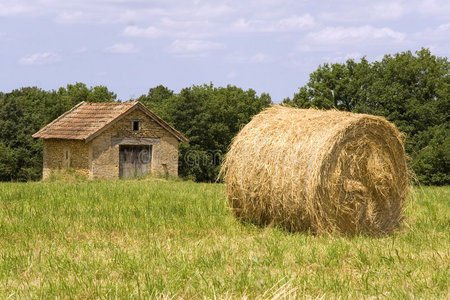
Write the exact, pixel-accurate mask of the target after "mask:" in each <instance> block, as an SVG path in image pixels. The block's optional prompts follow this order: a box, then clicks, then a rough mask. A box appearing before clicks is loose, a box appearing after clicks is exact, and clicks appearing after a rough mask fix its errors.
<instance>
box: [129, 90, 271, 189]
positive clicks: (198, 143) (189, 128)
mask: <svg viewBox="0 0 450 300" xmlns="http://www.w3.org/2000/svg"><path fill="white" fill-rule="evenodd" d="M138 100H140V101H142V102H143V103H144V104H146V105H147V106H148V107H149V108H150V109H151V110H153V111H155V112H156V113H157V114H159V115H160V116H161V117H162V118H164V119H165V120H166V121H168V122H169V123H170V124H171V125H173V126H174V127H175V128H176V129H178V130H180V131H181V132H182V133H183V134H184V135H185V136H186V137H187V138H188V139H189V143H188V144H182V145H180V168H179V172H180V175H181V176H183V177H187V178H192V179H194V180H197V181H214V180H216V177H217V175H218V171H219V169H220V164H221V161H222V158H223V155H224V154H225V153H226V152H227V149H228V147H229V145H230V142H231V139H232V138H233V137H234V136H235V135H236V133H237V132H238V131H239V129H240V128H241V127H242V126H243V125H245V124H246V123H248V122H249V121H250V118H251V117H252V116H253V115H255V114H257V113H259V112H260V111H261V110H262V109H263V108H265V107H267V106H268V105H270V104H271V103H272V101H271V98H270V96H269V95H268V94H261V95H260V96H258V95H257V94H256V92H255V91H254V90H252V89H249V90H247V91H244V90H242V89H241V88H238V87H235V86H231V85H228V86H227V87H214V86H213V85H212V84H209V85H198V86H192V87H189V88H184V89H182V90H181V91H180V93H179V94H174V93H173V91H170V90H169V89H167V88H165V87H163V86H157V87H156V88H153V89H150V91H149V93H148V95H145V96H141V97H139V98H138Z"/></svg>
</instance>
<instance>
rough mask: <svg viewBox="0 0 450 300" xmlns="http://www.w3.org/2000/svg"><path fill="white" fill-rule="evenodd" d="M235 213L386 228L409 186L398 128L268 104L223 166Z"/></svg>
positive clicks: (291, 225) (279, 221)
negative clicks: (268, 106) (269, 106)
mask: <svg viewBox="0 0 450 300" xmlns="http://www.w3.org/2000/svg"><path fill="white" fill-rule="evenodd" d="M221 176H223V179H224V181H225V183H226V189H227V197H228V200H229V203H230V206H231V208H232V210H233V212H234V214H235V215H236V216H237V217H238V218H240V219H242V220H246V221H250V222H253V223H256V224H259V225H269V224H272V225H276V226H281V227H284V228H287V229H288V230H291V231H308V230H310V231H312V232H314V233H327V232H328V233H330V232H340V233H345V234H358V233H368V234H376V235H379V234H385V233H390V232H392V231H393V230H394V229H395V228H396V227H398V225H399V222H400V220H401V218H402V208H403V203H404V201H405V198H406V196H407V190H408V174H407V167H406V157H405V150H404V145H403V141H402V135H401V133H400V132H399V131H398V130H397V129H396V127H395V126H394V125H393V124H391V123H389V122H388V121H387V120H386V119H384V118H382V117H376V116H371V115H365V114H355V113H349V112H342V111H336V110H331V111H324V110H315V109H296V108H290V107H283V106H272V107H271V108H268V109H266V110H265V111H263V112H261V113H260V114H258V115H256V116H255V117H253V119H252V120H251V121H250V122H249V123H248V124H247V125H246V126H245V127H244V128H242V130H241V131H240V132H239V133H238V135H237V136H236V137H235V138H234V139H233V142H232V144H231V147H230V150H229V152H228V153H227V155H226V158H225V161H224V164H223V166H222V169H221Z"/></svg>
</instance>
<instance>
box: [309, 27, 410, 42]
mask: <svg viewBox="0 0 450 300" xmlns="http://www.w3.org/2000/svg"><path fill="white" fill-rule="evenodd" d="M405 37H406V35H405V34H404V33H401V32H398V31H394V30H392V29H390V28H388V27H383V28H376V27H372V26H370V25H365V26H361V27H342V26H338V27H326V28H324V29H322V30H320V31H318V32H312V33H309V34H308V38H309V39H311V40H312V41H314V42H317V43H320V44H336V43H356V42H362V41H367V40H374V39H388V40H391V41H403V40H404V39H405Z"/></svg>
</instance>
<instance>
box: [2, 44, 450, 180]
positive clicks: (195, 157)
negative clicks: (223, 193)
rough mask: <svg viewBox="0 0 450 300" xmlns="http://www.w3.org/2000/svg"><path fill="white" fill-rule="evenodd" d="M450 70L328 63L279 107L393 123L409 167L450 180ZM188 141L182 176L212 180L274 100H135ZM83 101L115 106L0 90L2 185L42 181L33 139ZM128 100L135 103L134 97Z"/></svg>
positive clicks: (81, 95) (201, 96)
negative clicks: (248, 127) (226, 156)
mask: <svg viewBox="0 0 450 300" xmlns="http://www.w3.org/2000/svg"><path fill="white" fill-rule="evenodd" d="M449 71H450V65H449V62H448V60H447V58H443V57H436V56H434V55H432V54H431V53H430V51H429V50H427V49H422V50H420V51H417V52H416V53H415V54H413V53H411V52H409V51H407V52H402V53H397V54H395V55H386V56H384V58H383V59H382V60H381V61H375V62H372V63H370V62H369V61H367V59H365V58H362V59H361V60H360V61H359V62H356V61H354V60H348V61H346V62H345V63H334V64H323V65H321V66H319V67H318V69H317V70H316V71H314V72H313V73H311V74H310V79H309V81H308V83H307V84H306V85H305V86H302V87H300V88H299V91H298V92H297V93H295V94H294V95H293V97H292V98H287V99H284V100H283V102H282V105H291V106H296V107H301V108H308V107H316V108H321V109H340V110H347V111H352V112H361V113H369V114H374V115H381V116H384V117H386V118H387V119H388V120H389V121H391V122H393V123H395V124H396V125H397V127H398V128H399V129H400V130H401V131H402V132H404V133H405V135H406V141H407V143H406V151H407V153H408V155H409V157H410V160H409V166H410V168H411V169H412V170H413V171H414V172H415V174H416V176H417V178H418V179H419V180H420V182H421V183H423V184H435V185H444V184H450V174H449V173H450V125H449V124H450V122H449V121H450V120H449V115H450V114H449V112H450V100H449V97H450V76H449V74H450V72H449ZM136 100H139V101H140V102H142V103H143V104H144V105H146V106H147V107H148V108H149V109H151V110H152V111H154V112H155V113H156V114H158V115H159V116H161V117H162V118H163V119H164V120H166V121H167V122H168V123H170V124H171V125H173V126H174V127H175V128H176V129H178V130H179V131H181V132H182V133H183V134H184V135H185V136H186V137H187V138H188V139H189V143H188V144H181V145H180V167H179V174H180V176H182V177H184V178H188V179H192V180H196V181H215V180H216V177H217V174H218V171H219V169H220V164H221V162H222V159H223V156H224V154H225V153H226V152H227V149H228V147H229V145H230V142H231V140H232V138H233V137H234V136H235V135H236V133H237V132H238V131H239V130H240V128H242V126H244V125H245V124H246V123H248V122H249V121H250V119H251V117H252V116H253V115H255V114H257V113H259V112H260V111H261V110H263V109H264V108H266V107H268V106H270V105H272V104H273V102H272V99H271V97H270V95H269V94H266V93H262V94H260V95H258V94H257V92H256V91H254V90H252V89H248V90H243V89H241V88H239V87H236V86H231V85H228V86H226V87H216V86H214V85H213V84H204V85H194V86H191V87H187V88H184V89H182V90H181V91H180V92H179V93H175V92H174V91H173V90H170V89H169V88H167V87H165V86H162V85H159V86H156V87H153V88H150V89H149V91H148V93H147V94H145V95H142V96H140V97H138V98H137V99H136ZM81 101H88V102H113V101H118V100H117V95H116V94H115V93H113V92H111V91H109V90H108V88H107V87H105V86H95V87H90V88H88V87H87V86H86V85H85V84H83V83H76V84H73V85H72V84H69V85H67V86H66V87H61V88H59V89H58V90H52V91H45V90H42V89H40V88H38V87H25V88H21V89H17V90H13V91H12V92H9V93H1V92H0V181H11V180H13V181H29V180H39V179H40V178H41V173H42V141H40V140H34V139H33V138H32V137H31V135H32V134H33V133H34V132H36V131H37V130H39V129H40V128H42V127H43V126H44V125H46V124H47V123H49V122H51V121H52V120H53V119H55V118H56V117H58V116H59V115H60V114H62V113H63V112H65V111H67V110H69V109H70V108H71V107H72V106H74V105H76V104H77V103H79V102H81ZM129 101H134V99H131V100H129Z"/></svg>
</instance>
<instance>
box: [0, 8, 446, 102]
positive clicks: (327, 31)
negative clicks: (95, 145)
mask: <svg viewBox="0 0 450 300" xmlns="http://www.w3.org/2000/svg"><path fill="white" fill-rule="evenodd" d="M421 47H427V48H430V50H431V52H432V53H433V54H435V55H438V56H446V57H448V56H449V52H450V50H449V49H450V1H448V0H408V1H407V0H404V1H403V0H391V1H384V0H383V1H376V0H374V1H364V0H360V1H356V0H355V1H349V0H341V1H332V0H324V1H320V0H316V1H307V0H304V1H303V0H258V1H257V0H215V1H213V0H148V1H144V0H0V91H3V92H9V91H11V90H12V89H16V88H20V87H22V86H38V87H40V88H43V89H46V90H50V89H57V88H58V87H60V86H65V85H66V84H68V83H75V82H84V83H86V84H87V85H88V86H93V85H100V84H101V85H106V86H107V87H108V88H109V89H110V90H112V91H114V92H116V93H117V94H118V97H119V98H120V99H122V100H128V99H130V98H136V97H139V96H140V95H141V94H146V93H147V92H148V89H149V88H151V87H154V86H157V85H159V84H163V85H165V86H167V87H169V88H170V89H173V90H175V91H176V92H179V90H180V89H181V88H184V87H189V86H192V85H194V84H195V85H197V84H203V83H210V82H212V83H213V84H214V85H216V86H226V85H227V84H232V85H236V86H239V87H242V88H244V89H248V88H252V89H254V90H256V91H257V92H258V93H262V92H267V93H269V94H270V95H271V96H272V99H273V101H275V102H279V101H281V100H282V99H283V98H285V97H291V96H292V95H293V94H294V93H295V92H296V91H297V90H298V88H299V87H300V86H302V85H304V84H305V83H306V82H307V80H308V77H309V73H311V72H312V71H314V70H315V69H316V68H317V66H318V65H319V64H322V63H324V62H344V61H345V60H346V59H348V58H354V59H357V60H358V59H359V58H360V57H362V56H366V57H367V58H368V59H369V60H370V61H373V60H379V59H380V58H381V57H382V56H383V55H384V54H388V53H391V54H392V53H396V52H399V51H406V50H411V51H416V50H419V49H420V48H421Z"/></svg>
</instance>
